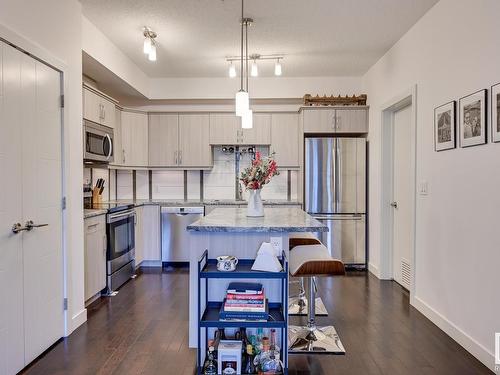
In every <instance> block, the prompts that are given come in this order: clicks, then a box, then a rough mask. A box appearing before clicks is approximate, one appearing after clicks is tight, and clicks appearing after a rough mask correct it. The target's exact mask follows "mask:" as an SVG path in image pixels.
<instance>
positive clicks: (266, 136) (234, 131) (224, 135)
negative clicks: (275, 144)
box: [210, 113, 271, 145]
mask: <svg viewBox="0 0 500 375" xmlns="http://www.w3.org/2000/svg"><path fill="white" fill-rule="evenodd" d="M270 143H271V115H270V114H268V113H254V114H253V127H252V129H242V128H241V118H240V117H238V116H236V115H235V114H234V113H211V114H210V144H211V145H269V144H270Z"/></svg>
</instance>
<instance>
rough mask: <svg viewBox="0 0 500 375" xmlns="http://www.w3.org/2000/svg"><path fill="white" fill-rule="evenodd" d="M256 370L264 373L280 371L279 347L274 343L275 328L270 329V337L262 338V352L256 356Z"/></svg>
mask: <svg viewBox="0 0 500 375" xmlns="http://www.w3.org/2000/svg"><path fill="white" fill-rule="evenodd" d="M255 361H256V362H257V365H258V370H259V371H261V372H265V373H266V374H276V373H279V372H281V361H280V353H279V349H278V347H277V345H276V330H275V329H272V330H271V339H269V338H268V337H264V338H263V339H262V352H261V353H260V354H259V355H258V356H257V357H256V360H255Z"/></svg>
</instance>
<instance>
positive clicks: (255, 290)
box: [226, 281, 264, 296]
mask: <svg viewBox="0 0 500 375" xmlns="http://www.w3.org/2000/svg"><path fill="white" fill-rule="evenodd" d="M226 293H227V294H230V295H236V296H240V295H242V296H253V295H255V296H259V295H262V294H264V287H263V286H262V284H261V283H248V282H239V281H233V282H231V283H229V286H228V287H227V291H226Z"/></svg>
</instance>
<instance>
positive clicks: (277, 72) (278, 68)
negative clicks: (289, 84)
mask: <svg viewBox="0 0 500 375" xmlns="http://www.w3.org/2000/svg"><path fill="white" fill-rule="evenodd" d="M274 75H275V76H280V75H281V63H280V59H278V60H277V61H276V64H274Z"/></svg>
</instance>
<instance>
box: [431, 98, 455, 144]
mask: <svg viewBox="0 0 500 375" xmlns="http://www.w3.org/2000/svg"><path fill="white" fill-rule="evenodd" d="M456 103H457V102H456V101H455V100H453V101H451V102H448V103H445V104H443V105H440V106H439V107H436V108H435V109H434V149H435V151H445V150H450V149H454V148H456V134H455V133H456V124H457V122H456Z"/></svg>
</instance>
